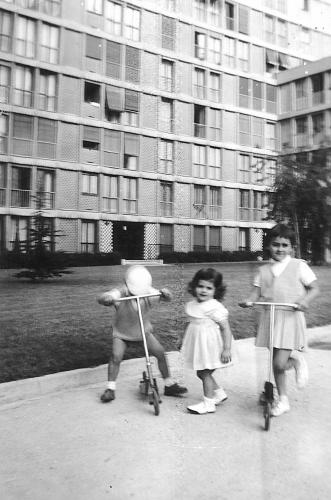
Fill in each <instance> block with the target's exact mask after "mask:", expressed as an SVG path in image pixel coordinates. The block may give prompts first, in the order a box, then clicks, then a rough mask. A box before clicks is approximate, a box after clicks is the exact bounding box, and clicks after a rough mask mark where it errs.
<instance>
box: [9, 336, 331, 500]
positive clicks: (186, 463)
mask: <svg viewBox="0 0 331 500" xmlns="http://www.w3.org/2000/svg"><path fill="white" fill-rule="evenodd" d="M309 338H310V340H311V344H312V345H314V346H315V347H319V348H312V349H310V350H309V351H308V353H307V360H308V364H309V368H310V382H309V385H308V387H307V388H306V389H305V390H304V391H298V390H297V389H296V388H295V384H294V376H293V375H292V374H290V375H289V393H290V401H291V407H292V409H291V412H290V413H288V414H286V415H283V416H282V417H279V418H273V419H272V421H271V429H270V431H269V432H265V431H264V430H263V418H262V413H261V411H262V410H261V407H260V406H258V404H257V398H258V394H259V392H260V390H261V388H262V386H263V383H264V380H265V378H266V371H267V356H266V351H265V350H260V349H256V348H255V347H254V345H253V340H252V339H248V340H242V341H238V342H236V346H237V351H238V357H239V360H238V363H237V364H236V366H234V367H233V368H231V369H228V370H222V371H221V373H220V376H221V377H222V383H223V384H224V387H225V388H226V390H227V392H228V395H229V399H228V400H227V401H226V402H225V403H223V405H222V406H221V407H219V408H218V409H217V412H216V413H215V414H209V415H203V416H198V415H191V414H188V413H187V412H186V406H187V404H190V403H192V402H194V401H198V400H199V399H200V398H201V385H200V382H199V380H198V379H197V378H196V376H195V375H194V374H193V373H190V372H185V383H186V384H187V386H188V388H189V394H188V395H187V396H186V397H183V398H167V397H163V398H162V399H163V403H162V405H161V411H160V415H159V416H158V417H156V416H154V414H153V409H152V407H151V406H149V405H148V403H147V402H146V401H145V400H144V398H143V397H142V396H140V395H139V391H138V383H139V378H140V376H141V371H142V370H143V369H144V360H143V359H138V360H129V361H126V362H124V363H123V365H122V367H121V373H120V377H119V381H118V394H117V399H116V400H115V401H114V402H112V403H110V404H101V403H100V402H99V395H100V393H101V391H102V390H103V388H104V382H103V380H104V378H105V376H106V370H105V367H101V368H100V369H95V370H94V371H93V370H92V371H88V370H87V371H79V372H81V373H80V376H79V377H77V374H76V378H75V374H73V373H69V372H67V373H66V374H60V375H55V376H49V377H42V380H41V379H39V380H38V383H36V380H34V382H32V380H33V379H30V380H29V381H22V383H19V384H13V383H12V385H11V386H10V384H1V386H2V387H1V386H0V398H1V399H0V401H2V403H1V405H0V429H1V430H0V440H1V443H2V446H1V451H2V453H1V455H2V460H1V461H0V478H1V489H0V497H1V498H3V499H4V500H45V499H46V498H47V500H103V499H116V500H126V499H133V498H134V499H138V500H140V499H141V500H174V499H175V500H177V499H178V500H186V499H187V500H188V499H190V500H195V499H197V500H198V499H199V500H248V499H254V500H267V499H268V500H278V499H284V498H288V499H290V500H296V499H298V500H306V499H307V500H308V499H309V500H311V499H314V500H324V499H328V498H331V484H330V481H329V475H330V464H331V446H330V445H331V419H330V408H331V391H330V387H331V369H330V366H331V351H330V350H329V349H330V347H331V326H328V327H323V328H320V329H312V330H310V331H309ZM168 358H169V362H170V364H171V366H172V369H173V371H174V372H175V374H176V375H177V376H178V377H182V376H183V366H182V362H181V358H180V356H179V354H178V353H169V355H168ZM83 372H84V373H85V374H83ZM89 377H90V381H92V382H91V383H90V384H89V385H84V386H82V385H80V386H78V387H74V385H75V384H77V385H79V380H80V384H82V383H85V384H86V383H88V382H89V380H88V379H89ZM66 379H67V384H65V380H66ZM60 380H61V382H62V386H63V385H64V386H65V387H67V389H66V390H62V391H55V392H52V391H53V390H54V389H56V388H58V387H59V383H60V382H59V381H60ZM69 380H71V382H72V383H71V388H70V382H69ZM29 384H30V385H33V386H34V391H31V392H29V391H27V387H28V385H29ZM14 385H16V390H17V392H16V393H15V401H14V400H13V397H11V398H10V395H8V393H9V392H10V388H12V389H13V387H14ZM159 385H160V386H161V385H162V382H160V384H159ZM38 387H39V394H38ZM17 388H18V389H17ZM47 389H48V390H49V391H50V392H49V393H47V392H48V391H47ZM19 390H21V393H20V394H19ZM22 391H23V392H25V395H27V396H28V399H22V400H19V397H20V396H21V397H23V396H24V394H23V393H22ZM6 392H7V397H6V396H5V393H6ZM40 394H43V395H40Z"/></svg>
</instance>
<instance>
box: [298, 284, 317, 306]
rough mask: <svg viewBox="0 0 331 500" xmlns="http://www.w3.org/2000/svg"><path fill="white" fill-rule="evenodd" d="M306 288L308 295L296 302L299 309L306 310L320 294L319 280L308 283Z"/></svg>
mask: <svg viewBox="0 0 331 500" xmlns="http://www.w3.org/2000/svg"><path fill="white" fill-rule="evenodd" d="M306 290H307V293H306V295H305V296H304V297H303V298H302V299H300V300H298V301H297V302H296V304H297V306H298V309H299V311H306V310H307V309H308V307H309V304H310V302H311V301H312V300H313V299H314V298H315V297H317V295H318V294H319V288H318V284H317V281H316V280H315V281H312V282H311V283H310V284H309V285H307V286H306Z"/></svg>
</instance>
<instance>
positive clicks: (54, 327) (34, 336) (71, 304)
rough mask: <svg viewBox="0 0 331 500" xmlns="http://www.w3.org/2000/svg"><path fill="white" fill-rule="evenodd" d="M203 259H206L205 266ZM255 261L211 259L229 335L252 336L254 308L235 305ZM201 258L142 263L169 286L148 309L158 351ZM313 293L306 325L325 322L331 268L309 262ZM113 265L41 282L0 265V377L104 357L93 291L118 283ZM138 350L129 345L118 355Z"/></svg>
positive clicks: (180, 322)
mask: <svg viewBox="0 0 331 500" xmlns="http://www.w3.org/2000/svg"><path fill="white" fill-rule="evenodd" d="M208 265H209V264H208ZM257 266H258V264H257V263H244V264H232V263H228V264H215V267H217V268H218V269H219V270H220V271H221V272H222V273H223V276H224V280H225V282H226V284H227V287H228V288H227V294H226V297H225V301H224V303H225V306H226V307H227V308H228V309H229V312H230V323H231V328H232V332H233V334H234V336H235V338H237V339H238V338H246V337H252V336H253V335H254V330H255V313H254V311H251V310H247V309H242V308H240V307H239V306H238V305H237V304H238V301H240V300H241V299H243V298H245V297H246V296H247V294H248V292H249V290H250V284H251V282H252V279H253V276H254V273H255V271H256V269H257ZM200 267H203V266H202V265H201V264H184V265H181V264H178V265H171V266H157V267H152V268H150V271H151V273H152V276H153V285H154V286H155V287H157V288H162V287H165V286H167V287H169V288H170V289H171V290H172V291H173V293H174V300H173V301H172V302H171V303H170V304H169V303H161V304H160V305H159V306H157V307H156V308H155V309H154V310H153V313H152V318H153V323H154V327H155V334H156V336H157V337H158V338H159V340H160V341H161V342H162V344H163V345H164V347H165V349H166V350H174V349H178V348H179V346H180V343H181V339H182V336H183V333H184V330H185V322H186V319H185V314H184V304H185V302H186V301H187V300H188V299H189V298H190V296H189V295H188V294H187V292H186V286H187V283H188V282H189V280H190V279H191V278H192V276H193V274H194V273H195V272H196V270H198V269H199V268H200ZM314 271H315V273H316V274H317V276H318V279H319V283H320V288H321V294H320V296H319V297H318V298H317V299H316V300H315V302H314V303H313V304H312V306H311V308H310V310H309V311H308V313H307V314H306V318H307V323H308V326H320V325H326V324H331V308H330V304H331V267H328V266H323V267H315V268H314ZM123 272H124V270H123V268H122V267H121V266H108V267H85V268H75V269H74V270H73V274H71V275H68V276H65V277H63V278H60V279H54V280H51V281H48V282H44V283H33V282H30V281H21V280H17V279H16V278H14V277H13V274H14V271H13V270H1V271H0V314H1V329H0V332H1V333H0V350H1V369H0V382H9V381H12V380H19V379H22V378H28V377H36V376H40V375H46V374H50V373H55V372H60V371H65V370H73V369H77V368H84V367H93V366H98V365H100V364H104V363H107V361H108V358H109V353H110V349H111V342H110V335H109V331H110V324H111V319H112V316H113V308H108V307H103V306H100V305H99V304H98V303H97V302H96V297H97V295H98V294H100V293H102V292H104V291H106V290H108V289H110V288H111V287H113V286H116V285H118V284H120V283H121V282H122V276H123ZM141 355H143V352H142V350H141V349H140V348H139V349H135V348H130V349H129V350H128V351H127V353H126V357H127V358H130V357H137V356H141Z"/></svg>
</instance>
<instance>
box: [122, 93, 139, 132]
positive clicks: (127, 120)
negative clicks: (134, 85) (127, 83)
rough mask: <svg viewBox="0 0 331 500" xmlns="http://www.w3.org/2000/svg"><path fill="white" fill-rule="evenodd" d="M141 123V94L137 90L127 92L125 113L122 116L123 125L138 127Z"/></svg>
mask: <svg viewBox="0 0 331 500" xmlns="http://www.w3.org/2000/svg"><path fill="white" fill-rule="evenodd" d="M138 122H139V93H138V92H136V91H135V90H125V94H124V111H123V114H122V123H123V125H130V126H131V127H138Z"/></svg>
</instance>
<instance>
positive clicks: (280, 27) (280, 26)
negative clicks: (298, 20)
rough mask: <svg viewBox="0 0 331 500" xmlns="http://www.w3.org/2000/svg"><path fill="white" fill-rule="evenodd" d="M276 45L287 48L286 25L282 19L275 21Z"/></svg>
mask: <svg viewBox="0 0 331 500" xmlns="http://www.w3.org/2000/svg"><path fill="white" fill-rule="evenodd" d="M277 45H280V46H281V47H287V45H288V43H287V23H286V21H283V20H282V19H277Z"/></svg>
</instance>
